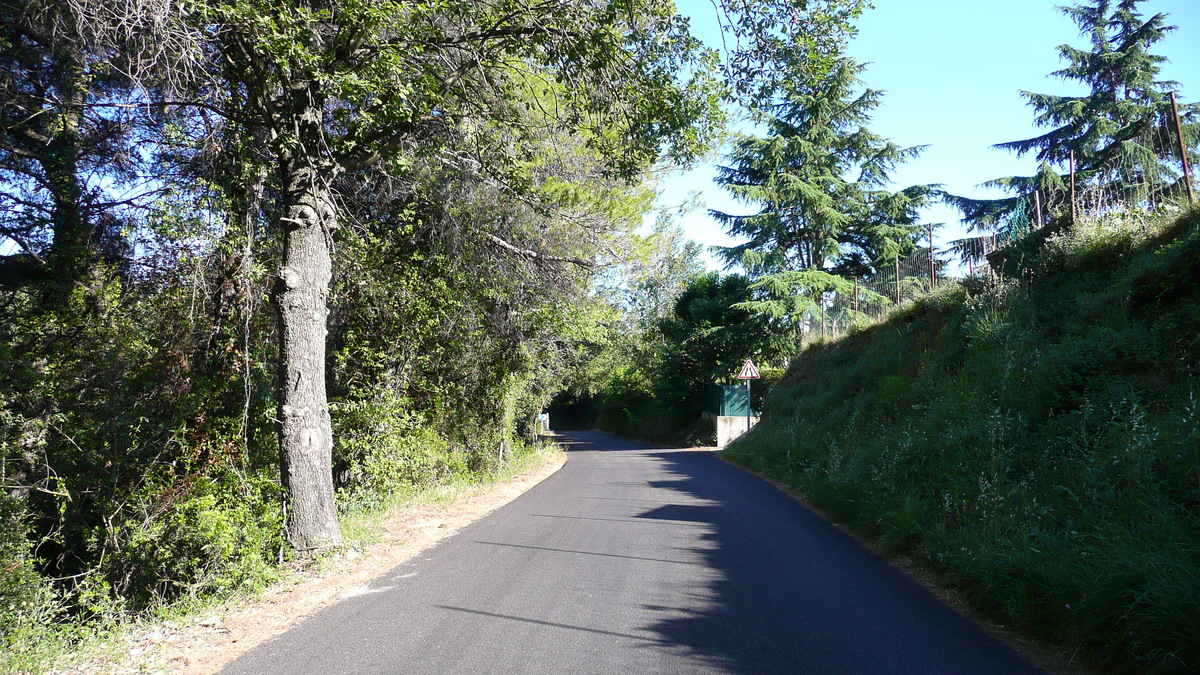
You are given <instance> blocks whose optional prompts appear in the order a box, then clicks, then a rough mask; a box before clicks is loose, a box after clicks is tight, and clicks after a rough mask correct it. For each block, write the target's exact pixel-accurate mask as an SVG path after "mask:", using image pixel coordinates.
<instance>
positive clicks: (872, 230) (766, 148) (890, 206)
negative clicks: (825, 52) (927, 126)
mask: <svg viewBox="0 0 1200 675" xmlns="http://www.w3.org/2000/svg"><path fill="white" fill-rule="evenodd" d="M862 71H863V66H862V65H861V64H859V63H857V62H855V61H854V60H853V59H850V58H848V57H841V58H839V59H838V60H836V61H835V62H834V65H833V67H832V68H831V69H830V70H829V71H828V72H826V73H823V74H821V75H818V76H808V77H803V78H797V79H795V80H793V81H790V82H788V83H786V84H785V85H783V86H782V87H781V90H780V92H779V93H778V95H777V97H776V98H775V99H772V100H767V101H760V102H759V104H758V107H757V111H758V115H759V118H760V120H761V121H762V122H763V124H764V126H765V127H766V134H765V135H764V136H762V137H758V136H751V135H741V136H739V137H738V138H736V139H735V140H734V142H733V148H732V150H731V151H730V153H729V157H728V161H729V165H728V166H723V167H721V168H720V170H719V173H718V175H717V183H718V184H719V185H721V187H723V188H725V190H727V191H729V192H730V193H731V194H732V195H733V196H734V197H735V198H736V199H737V200H738V201H739V202H742V203H744V204H745V205H747V206H748V207H751V208H754V209H756V210H757V211H756V212H755V213H751V214H749V215H733V214H728V213H722V212H719V211H712V212H710V214H711V215H712V216H713V217H714V218H715V219H716V220H717V221H718V222H719V223H721V224H722V225H723V226H724V228H725V230H726V232H727V233H728V234H729V235H730V236H732V237H736V238H738V239H741V240H742V243H740V244H736V245H734V246H730V247H726V248H724V249H721V251H720V253H721V256H722V258H723V259H724V260H725V261H726V263H727V264H729V265H740V266H741V267H742V268H743V269H745V270H746V272H747V273H748V274H750V275H751V277H752V279H753V280H754V282H755V283H754V286H753V290H754V293H753V295H752V297H751V298H749V299H748V300H747V301H746V302H745V304H744V305H742V307H743V308H744V309H748V310H750V311H752V312H754V313H756V314H760V315H762V316H764V317H767V318H768V319H769V327H770V329H771V332H772V333H773V335H774V336H776V338H777V340H776V345H777V349H778V350H780V351H782V352H783V353H793V352H794V351H795V349H796V348H797V347H798V345H800V344H801V343H802V342H803V341H804V339H805V336H806V335H807V334H809V333H816V332H821V333H824V332H825V324H826V323H827V317H828V314H829V313H830V312H831V311H832V312H835V313H836V314H838V315H839V316H840V317H841V318H843V319H844V320H848V321H849V322H854V321H856V320H859V319H860V318H861V317H860V316H859V315H858V309H859V306H860V304H862V303H871V304H875V305H878V304H881V303H884V302H886V299H885V298H883V297H882V296H879V295H877V294H875V293H872V292H869V291H866V290H865V289H860V288H859V286H858V284H856V283H855V282H854V281H853V279H855V278H864V277H866V276H869V275H870V274H873V273H875V272H877V271H878V270H879V269H880V268H882V267H884V266H888V267H890V266H891V265H893V263H894V261H895V260H897V259H898V258H899V257H900V256H908V255H910V254H911V253H913V251H914V250H916V248H917V240H918V239H919V238H920V237H921V236H922V235H923V233H924V232H925V227H923V226H921V225H920V224H919V222H918V218H919V212H920V209H921V208H923V207H924V206H926V205H927V204H928V203H929V202H930V200H931V198H932V197H933V196H935V195H936V194H937V192H938V191H937V186H933V185H914V186H911V187H908V188H905V189H903V190H899V191H896V192H892V191H891V190H890V182H891V173H892V171H893V170H894V169H895V168H896V167H897V166H898V165H900V164H902V163H903V162H905V161H907V160H909V159H912V158H914V157H916V156H917V155H919V154H920V152H921V150H922V148H920V147H915V148H902V147H900V146H898V145H896V144H895V143H893V142H891V141H888V140H886V139H884V138H882V137H880V136H879V135H877V134H875V133H873V132H872V131H871V130H870V129H869V128H867V125H868V124H869V123H870V121H871V115H872V113H873V112H874V110H875V109H876V108H878V106H879V105H880V102H881V99H882V92H879V91H877V90H874V89H870V88H865V87H863V83H862V80H861V79H859V75H860V74H861V73H862Z"/></svg>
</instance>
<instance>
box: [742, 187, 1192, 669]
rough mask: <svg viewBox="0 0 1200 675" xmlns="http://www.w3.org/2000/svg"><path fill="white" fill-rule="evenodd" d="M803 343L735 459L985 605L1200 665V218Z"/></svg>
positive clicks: (1164, 662)
mask: <svg viewBox="0 0 1200 675" xmlns="http://www.w3.org/2000/svg"><path fill="white" fill-rule="evenodd" d="M1004 264H1005V265H1006V272H1007V279H1005V280H1003V281H999V282H984V281H974V282H969V283H963V284H958V285H954V286H951V287H949V288H944V289H942V290H940V291H939V292H938V293H936V294H934V295H931V296H928V297H926V298H925V299H923V300H921V301H919V302H917V303H915V304H913V305H911V306H909V307H907V308H904V309H902V310H900V311H898V312H897V313H896V314H894V315H893V316H892V317H891V318H890V319H889V320H888V321H887V322H885V323H883V324H880V325H877V326H874V327H872V328H869V329H867V330H864V331H862V332H859V333H857V334H854V335H851V336H849V337H847V338H845V339H843V340H840V341H838V342H835V343H830V344H825V345H817V346H814V347H812V348H810V349H808V350H806V351H805V353H804V354H803V355H802V356H801V357H800V358H799V359H797V360H796V361H795V362H794V363H793V365H792V367H791V369H790V370H789V373H788V375H787V376H786V377H785V378H784V380H783V381H782V382H781V383H780V384H779V385H778V386H777V388H776V390H775V393H774V394H773V396H772V398H771V399H770V401H769V403H768V408H767V412H766V416H765V419H764V420H763V422H762V423H761V424H760V425H759V426H758V427H757V428H756V429H755V430H754V431H753V432H752V433H751V434H749V435H748V436H747V437H745V438H744V440H742V441H739V442H738V443H735V444H734V445H733V446H731V447H730V448H729V449H728V451H727V452H726V456H727V457H728V458H729V459H730V460H732V461H735V462H737V463H740V464H743V465H745V466H747V467H748V468H751V469H754V470H757V471H759V472H761V473H763V474H765V475H767V476H769V477H771V478H773V479H775V480H778V481H780V482H782V483H785V484H787V485H789V486H792V487H793V488H795V489H797V490H798V491H800V492H801V493H802V494H804V495H805V496H806V497H807V498H808V499H809V500H810V501H811V502H812V503H814V504H815V505H816V506H817V507H819V508H821V509H822V510H824V511H825V512H826V513H827V514H828V515H829V516H830V517H831V518H833V519H834V520H837V521H839V522H841V523H843V524H845V525H846V526H848V527H849V528H850V529H852V530H854V531H855V532H857V533H859V534H861V535H864V536H866V537H868V538H870V539H872V540H874V541H875V542H877V543H878V545H879V547H880V548H881V549H882V550H884V551H885V552H889V553H898V554H904V555H907V556H910V557H911V558H912V559H914V560H916V561H918V562H920V563H921V564H923V565H924V566H925V567H926V568H927V569H930V570H932V571H934V572H935V573H936V574H937V575H938V576H939V577H940V578H941V579H942V580H943V581H944V582H945V583H947V584H949V585H951V586H953V587H954V588H955V589H957V590H958V591H959V592H961V593H962V595H963V596H964V597H965V598H966V599H967V601H968V602H970V603H971V604H972V606H973V607H975V608H976V609H977V610H978V611H980V612H981V613H983V614H985V615H987V616H992V617H998V618H1000V619H1002V620H1004V621H1006V622H1008V623H1011V624H1013V625H1016V626H1018V627H1020V628H1021V629H1022V630H1024V631H1026V632H1027V633H1029V634H1031V635H1033V636H1035V637H1037V638H1039V639H1041V640H1046V641H1050V642H1053V643H1057V644H1061V645H1063V648H1064V649H1065V650H1067V652H1068V653H1070V652H1071V651H1072V650H1074V649H1076V648H1081V649H1082V650H1083V651H1084V652H1085V653H1087V654H1089V655H1090V656H1091V657H1092V658H1093V659H1095V660H1096V661H1097V662H1098V663H1100V664H1102V665H1103V666H1104V667H1107V668H1111V669H1114V670H1120V671H1124V672H1128V671H1145V672H1197V671H1198V670H1200V620H1198V619H1197V617H1200V385H1197V382H1200V378H1198V377H1197V374H1198V373H1197V372H1196V371H1195V368H1196V367H1197V366H1195V364H1197V363H1200V212H1197V211H1192V212H1191V213H1188V214H1185V215H1184V216H1182V217H1174V218H1171V219H1164V220H1159V221H1154V220H1150V221H1146V220H1118V219H1116V218H1110V219H1108V220H1106V221H1101V222H1094V223H1088V224H1084V225H1081V226H1079V227H1077V228H1075V229H1073V230H1071V231H1068V232H1064V233H1059V234H1057V235H1054V236H1051V237H1049V238H1048V239H1041V240H1032V241H1030V242H1025V243H1023V244H1020V245H1018V246H1016V247H1014V249H1013V250H1012V251H1010V252H1009V255H1008V256H1007V259H1006V260H1005V263H1004Z"/></svg>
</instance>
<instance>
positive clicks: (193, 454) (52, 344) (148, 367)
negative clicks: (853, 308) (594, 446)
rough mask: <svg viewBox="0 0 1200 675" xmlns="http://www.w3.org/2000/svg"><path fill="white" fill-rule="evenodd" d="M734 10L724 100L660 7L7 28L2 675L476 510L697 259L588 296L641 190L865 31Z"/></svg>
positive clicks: (421, 6) (642, 201) (624, 255)
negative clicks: (389, 516)
mask: <svg viewBox="0 0 1200 675" xmlns="http://www.w3.org/2000/svg"><path fill="white" fill-rule="evenodd" d="M732 4H733V5H736V6H731V7H730V12H731V13H730V14H728V15H725V17H726V18H725V20H726V21H729V22H732V23H731V24H730V25H731V26H735V27H736V30H737V31H739V34H741V35H743V36H746V37H747V38H751V37H754V36H755V33H756V31H761V30H775V29H779V30H777V31H776V32H775V33H774V34H773V35H772V36H770V37H769V38H768V36H761V37H762V38H763V39H764V40H766V42H764V43H763V44H764V45H765V44H767V43H769V44H771V45H773V48H772V49H767V48H766V47H765V46H761V48H760V47H750V48H748V49H744V50H740V51H739V57H738V59H739V61H738V64H737V65H736V66H735V67H731V68H730V69H729V70H728V72H729V73H730V74H733V73H739V75H738V77H739V78H740V79H738V81H737V82H733V81H722V80H721V79H720V78H719V75H718V66H719V64H718V62H717V61H718V57H717V54H716V53H715V52H713V51H712V50H709V49H706V48H705V47H703V45H701V44H700V43H699V41H697V40H696V39H695V38H694V37H693V36H692V35H690V33H689V32H688V26H687V21H686V19H684V18H682V17H680V16H679V15H678V14H677V13H676V12H675V9H674V6H673V5H672V4H671V3H661V2H647V1H644V0H604V1H599V2H587V3H561V2H554V3H541V4H535V5H528V4H526V3H520V2H508V1H501V2H465V3H449V4H447V3H439V2H407V1H405V2H395V1H390V0H389V1H384V2H367V3H363V2H356V1H349V0H346V1H343V0H295V1H291V0H204V1H198V2H187V3H178V2H165V1H164V2H159V1H157V0H154V1H143V0H136V1H135V0H62V1H60V0H27V1H26V0H21V1H2V2H0V89H3V91H4V92H5V96H4V99H3V100H2V101H0V188H2V189H0V489H2V490H3V497H2V501H0V653H2V654H3V657H0V668H2V667H36V664H37V663H38V662H37V659H38V658H41V656H39V654H41V652H40V651H39V650H41V649H43V646H44V645H45V644H47V641H46V640H42V639H41V637H44V636H45V635H48V634H49V633H53V632H55V631H57V634H58V635H60V636H65V637H66V638H70V637H71V636H72V635H74V634H75V633H74V632H73V631H75V629H76V628H80V627H82V628H80V634H82V633H85V632H87V630H88V628H87V627H88V626H92V627H95V626H104V625H110V624H111V623H112V622H114V621H118V620H119V617H122V616H126V617H127V616H136V615H139V614H144V613H146V612H152V611H155V610H156V608H159V607H161V606H163V605H164V604H169V603H172V602H176V601H179V600H185V601H186V600H188V599H190V598H203V597H206V596H211V595H213V594H222V593H225V592H228V591H230V590H232V589H239V588H240V589H245V588H255V587H257V586H258V585H260V584H262V583H264V582H266V581H268V580H270V579H271V578H273V577H274V575H275V574H276V572H277V568H278V563H279V561H280V560H283V559H286V558H287V557H288V556H289V555H291V553H289V551H290V550H291V549H295V550H299V551H302V552H305V553H307V552H310V551H315V550H318V549H320V548H322V547H325V546H328V545H331V544H335V543H336V542H337V541H339V540H340V532H339V527H338V522H337V520H338V519H337V514H338V512H339V510H340V512H342V513H346V512H349V511H358V510H362V509H370V508H372V507H373V506H374V505H377V504H381V503H384V502H386V501H387V499H388V495H389V494H390V493H393V492H396V491H404V490H406V489H408V488H409V486H412V485H431V484H437V483H439V482H442V481H452V480H459V479H461V478H464V477H468V478H470V477H484V476H488V475H494V473H495V472H496V471H497V470H499V469H500V468H502V467H503V466H505V465H507V464H508V463H510V462H511V461H512V460H513V458H514V457H515V456H517V455H519V454H520V453H521V452H522V449H523V447H525V446H526V445H527V444H528V443H529V442H530V439H531V437H532V430H533V426H534V425H533V420H534V416H535V415H536V413H537V412H538V411H539V410H541V409H542V408H543V407H544V406H545V404H546V403H547V401H548V400H549V399H550V398H551V397H552V396H553V395H554V393H555V392H556V391H557V390H558V389H560V388H563V387H564V386H572V385H573V383H583V384H581V385H580V386H581V387H584V388H586V387H587V386H589V385H588V384H587V383H588V382H589V381H592V380H594V379H595V378H594V375H595V373H596V372H597V369H598V368H599V366H598V365H597V364H598V363H599V362H598V361H597V360H596V358H595V357H596V356H597V353H601V354H603V353H609V354H611V353H613V351H612V350H611V349H608V348H607V347H606V345H616V347H614V349H616V348H617V347H619V348H620V349H626V348H628V351H626V352H622V353H630V354H636V353H638V351H639V350H640V349H641V347H642V346H643V345H641V344H640V343H639V342H638V340H640V337H639V338H638V339H635V340H633V341H631V342H630V343H628V344H623V345H618V343H620V342H621V340H622V337H621V336H620V331H618V330H615V329H616V327H617V326H620V325H632V324H636V325H649V324H650V323H653V322H655V321H657V320H658V319H659V318H661V317H662V316H663V315H664V314H665V313H666V311H667V310H668V309H669V307H670V305H671V303H672V302H673V299H674V295H673V294H674V293H675V290H676V288H677V287H679V286H680V285H681V284H682V281H681V280H682V279H685V278H686V277H687V276H689V275H690V273H691V271H694V253H695V246H694V245H691V247H690V249H688V250H690V251H691V253H690V254H687V255H676V250H675V247H676V244H677V243H678V239H677V237H676V238H674V239H671V241H672V242H674V243H671V245H669V246H665V247H659V248H658V249H657V250H660V251H667V252H668V255H667V257H666V258H665V259H664V260H667V261H673V262H672V264H673V263H674V262H678V263H679V264H678V265H677V266H676V268H675V269H674V271H673V272H672V271H667V270H663V271H662V273H655V274H650V275H645V276H644V278H642V279H639V280H636V283H633V284H631V285H630V286H629V288H630V289H631V290H632V291H633V292H634V294H635V295H636V294H637V293H641V294H642V296H643V297H642V298H641V299H640V300H639V299H636V298H635V300H634V301H633V303H634V304H638V305H639V306H640V309H637V310H636V311H632V312H629V311H625V310H629V309H630V306H626V307H624V308H621V309H618V308H616V307H614V306H612V305H610V304H609V303H608V302H606V301H607V300H608V299H607V298H605V297H603V296H602V294H601V293H598V292H596V289H598V288H603V286H604V284H605V283H607V282H606V279H610V278H611V275H612V272H611V268H612V267H613V266H614V265H615V266H618V267H619V266H620V265H621V264H626V263H627V261H629V260H637V259H639V256H640V255H642V253H646V252H645V251H640V252H639V248H646V247H645V246H643V244H644V242H642V241H641V238H639V237H636V236H634V235H632V230H633V229H634V228H636V227H637V226H639V225H640V224H641V222H642V217H643V215H644V214H645V213H646V212H647V210H648V209H649V205H650V201H651V199H650V191H649V189H648V188H647V187H645V186H643V184H642V183H643V181H644V180H645V179H646V177H647V176H648V175H649V173H650V171H651V169H652V167H653V166H654V165H655V164H656V163H657V162H660V161H669V162H686V161H688V160H690V159H693V158H695V157H697V156H698V155H699V154H700V153H702V152H704V151H706V150H707V147H708V145H709V144H711V143H712V142H713V139H714V138H715V137H716V134H717V133H718V132H719V130H720V123H721V122H722V120H723V115H724V113H723V111H722V110H721V109H720V107H719V103H720V102H721V100H722V98H725V99H727V100H728V99H729V98H731V97H732V92H734V91H746V90H748V88H752V87H754V86H759V85H761V84H763V82H765V81H766V80H764V76H763V75H762V73H763V72H765V71H763V69H762V68H759V67H758V66H761V65H762V64H765V63H768V62H774V61H777V60H778V59H779V58H782V56H781V55H790V57H789V58H792V60H793V61H795V60H796V59H800V60H803V59H806V58H811V59H812V64H810V65H812V67H814V68H816V67H819V64H820V63H821V61H822V56H821V55H822V54H823V53H824V52H825V51H826V46H827V45H828V44H832V43H837V42H838V41H839V40H840V39H841V36H843V35H844V34H846V33H847V32H849V30H850V29H849V25H848V23H847V21H848V19H849V18H850V17H852V16H853V15H854V14H855V13H856V12H857V9H858V8H859V7H860V6H861V3H860V2H841V1H840V0H831V1H828V2H827V1H826V0H755V1H754V2H738V3H732ZM767 9H776V10H781V11H780V12H777V13H775V14H771V17H772V18H771V19H770V20H768V21H766V22H765V23H764V22H763V20H762V19H761V18H760V17H759V16H758V13H759V12H760V11H766V10H767ZM785 16H786V17H788V18H789V20H788V21H786V22H784V23H782V24H781V23H778V22H777V21H776V19H779V18H783V17H785ZM778 38H787V40H789V43H788V44H787V45H783V44H780V43H779V42H778V41H777V39H778ZM756 64H758V66H756ZM649 248H650V249H654V246H650V247H649ZM684 248H688V247H686V246H685V247H684ZM646 257H647V260H648V264H649V265H654V264H656V263H654V262H652V261H650V259H652V258H653V257H654V256H653V254H651V253H647V254H646ZM670 267H671V266H670V265H668V268H670ZM630 322H632V324H631V323H630ZM606 349H608V351H607V352H606ZM298 495H299V496H300V497H302V498H297V496H298ZM335 495H336V499H335ZM302 511H303V512H304V513H301V512H302ZM55 626H57V628H55ZM42 656H44V655H42ZM30 664H34V665H33V666H31V665H30Z"/></svg>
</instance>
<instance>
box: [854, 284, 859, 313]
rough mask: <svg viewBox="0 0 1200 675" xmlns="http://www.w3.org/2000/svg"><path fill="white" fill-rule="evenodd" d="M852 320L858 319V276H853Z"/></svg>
mask: <svg viewBox="0 0 1200 675" xmlns="http://www.w3.org/2000/svg"><path fill="white" fill-rule="evenodd" d="M854 318H855V319H857V318H858V275H857V274H855V275H854Z"/></svg>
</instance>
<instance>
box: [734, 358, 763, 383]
mask: <svg viewBox="0 0 1200 675" xmlns="http://www.w3.org/2000/svg"><path fill="white" fill-rule="evenodd" d="M761 377H762V375H759V374H758V368H755V367H754V362H753V361H751V360H750V359H746V362H745V363H743V364H742V372H740V373H738V379H739V380H757V379H759V378H761Z"/></svg>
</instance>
